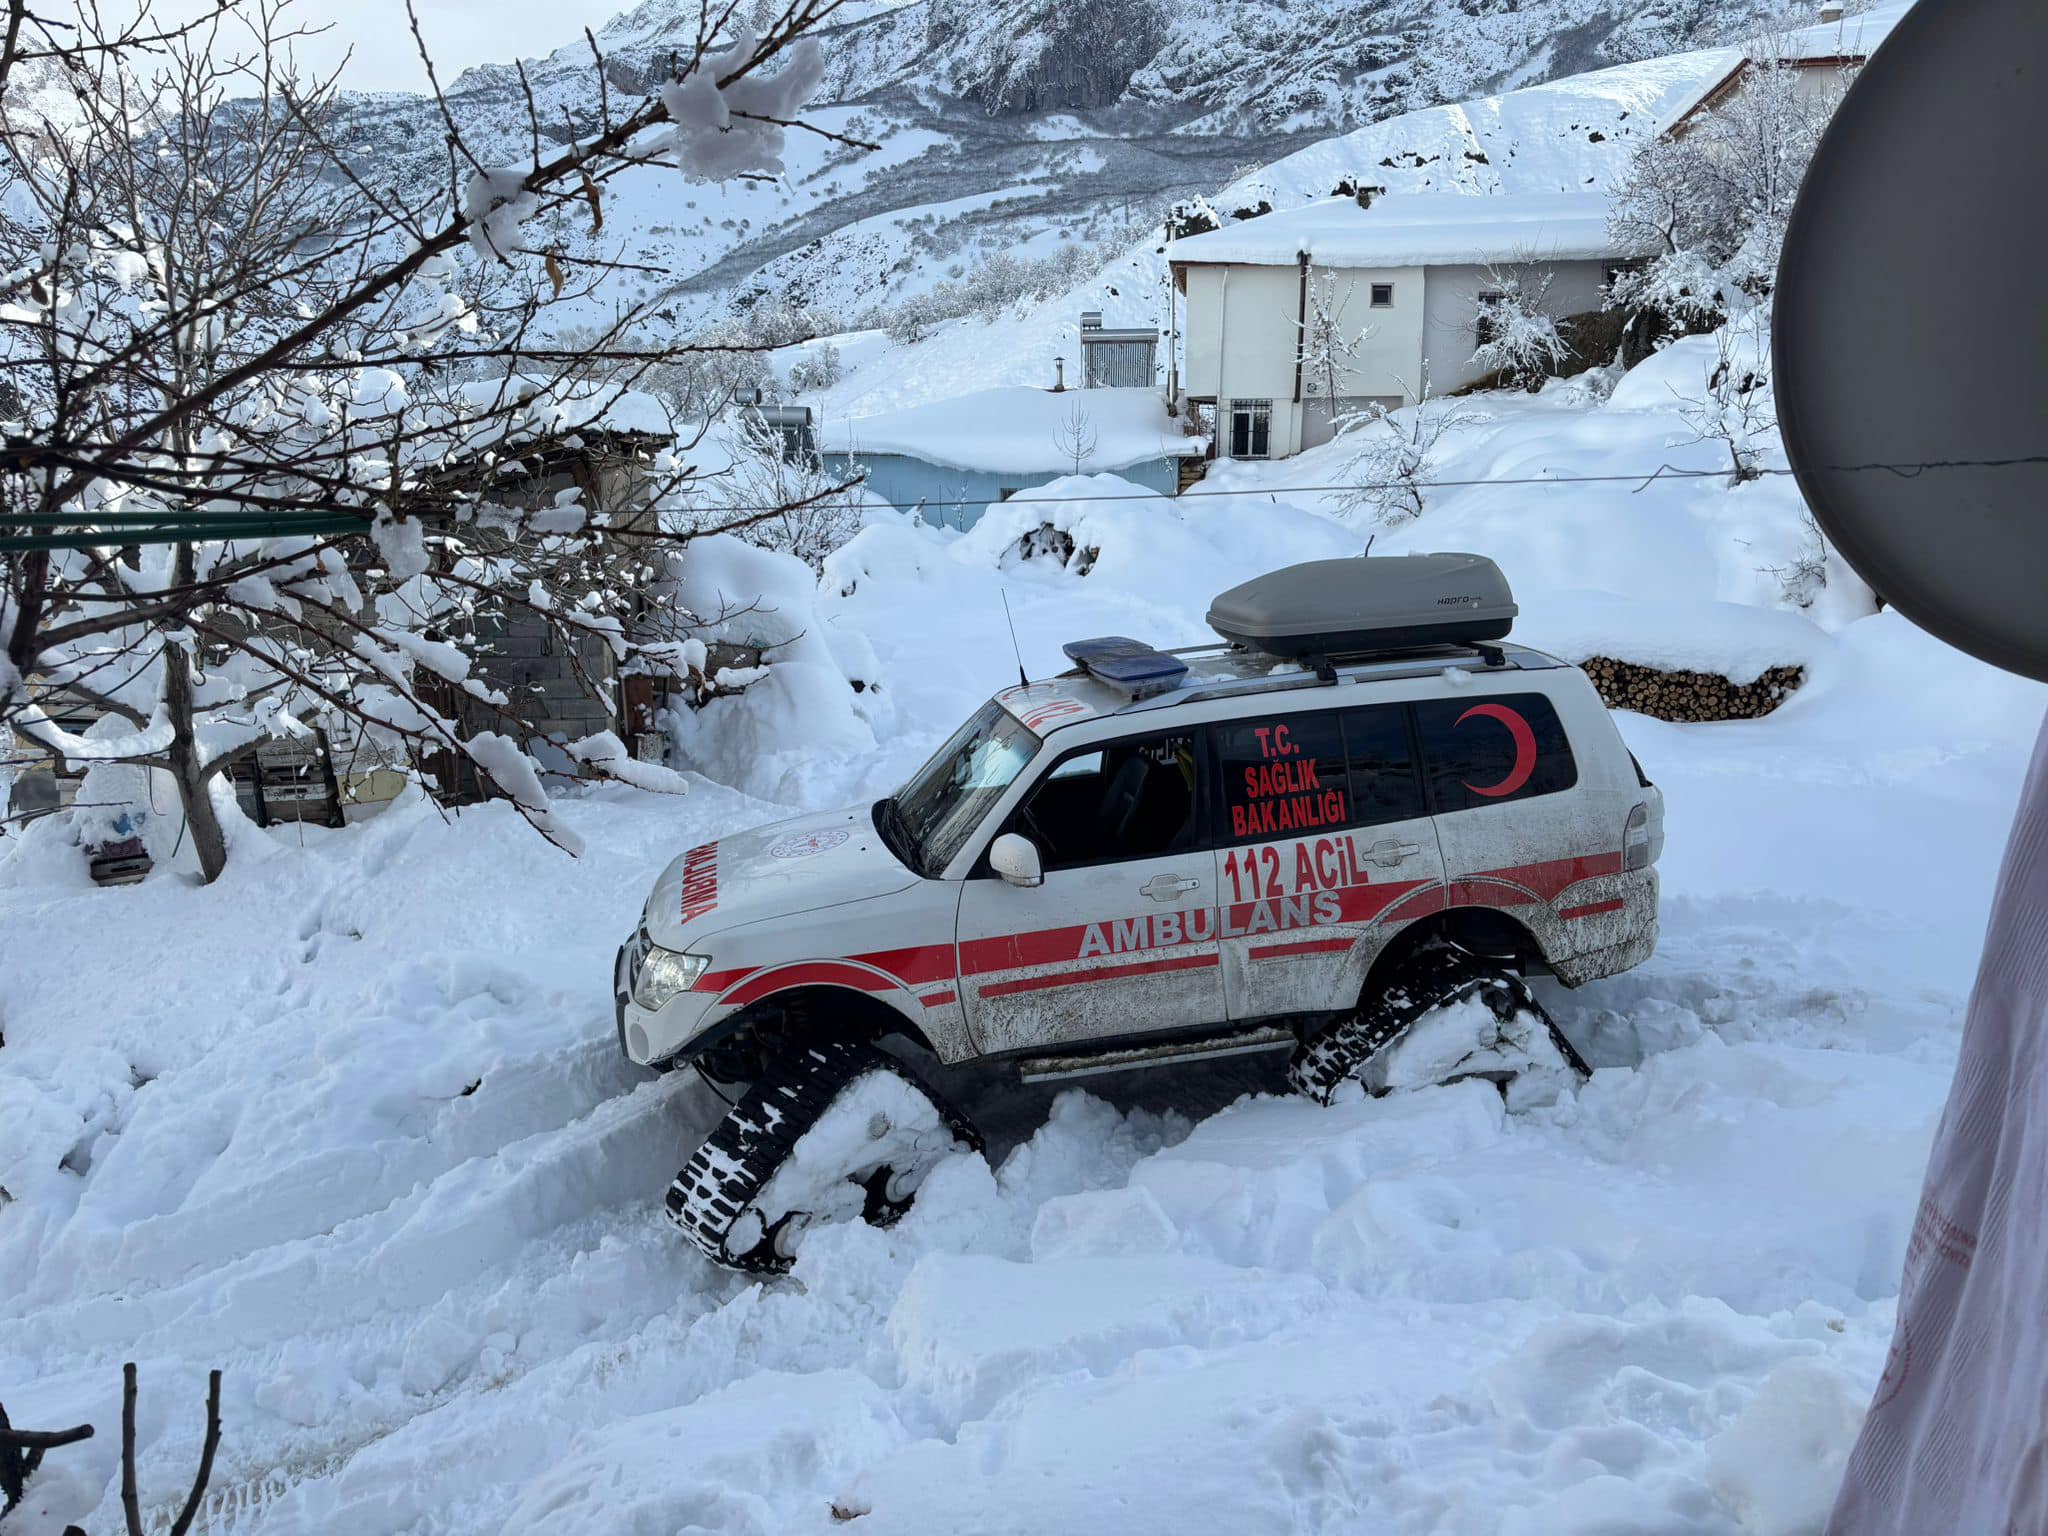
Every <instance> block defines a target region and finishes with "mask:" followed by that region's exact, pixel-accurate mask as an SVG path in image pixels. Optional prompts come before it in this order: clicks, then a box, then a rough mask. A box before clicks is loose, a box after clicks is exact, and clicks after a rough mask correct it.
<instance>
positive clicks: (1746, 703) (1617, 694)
mask: <svg viewBox="0 0 2048 1536" xmlns="http://www.w3.org/2000/svg"><path fill="white" fill-rule="evenodd" d="M1579 665H1580V666H1581V667H1583V668H1584V669H1585V673H1586V675H1587V676H1588V677H1590V678H1591V679H1592V680H1593V686H1594V687H1595V688H1596V689H1598V690H1599V693H1600V697H1601V698H1602V699H1604V700H1606V701H1607V706H1608V708H1610V709H1632V710H1635V711H1636V712H1637V713H1638V714H1644V715H1655V716H1656V717H1657V718H1658V719H1659V720H1686V721H1694V720H1753V719H1755V718H1756V717H1757V716H1758V715H1768V714H1769V713H1770V712H1771V711H1772V710H1774V709H1776V708H1777V707H1778V706H1779V705H1780V704H1782V703H1783V702H1784V701H1785V696H1786V695H1787V694H1789V693H1790V692H1791V691H1792V690H1793V689H1794V688H1797V687H1798V686H1799V685H1800V684H1801V683H1803V682H1805V681H1806V669H1805V668H1804V667H1772V668H1771V669H1770V670H1769V671H1767V672H1765V673H1764V674H1763V676H1761V677H1759V678H1758V679H1757V680H1756V681H1755V682H1753V683H1735V682H1730V681H1729V680H1728V679H1727V678H1725V677H1722V676H1720V675H1719V674H1718V673H1714V672H1663V671H1659V670H1658V669H1657V668H1655V667H1644V666H1638V665H1637V664H1636V663H1634V662H1631V661H1616V660H1614V659H1613V658H1612V657H1609V656H1589V657H1588V658H1587V659H1586V660H1584V661H1583V662H1581V663H1579Z"/></svg>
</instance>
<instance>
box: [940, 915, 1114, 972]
mask: <svg viewBox="0 0 2048 1536" xmlns="http://www.w3.org/2000/svg"><path fill="white" fill-rule="evenodd" d="M1113 921H1114V919H1106V920H1105V921H1104V922H1103V923H1101V924H1098V925H1097V926H1099V927H1106V926H1108V924H1109V923H1110V922H1113ZM1088 927H1089V925H1088V924H1086V923H1075V924H1073V925H1071V926H1069V927H1065V928H1039V929H1036V930H1034V931H1032V932H1029V933H1005V934H1000V935H998V936H996V937H994V938H987V939H965V940H963V941H962V942H961V945H960V974H961V975H963V976H979V975H982V974H983V973H984V972H987V971H1014V970H1020V969H1022V968H1023V967H1024V966H1027V965H1052V964H1054V963H1056V962H1058V961H1061V960H1072V959H1074V958H1075V957H1076V956H1078V955H1079V954H1080V953H1081V940H1082V939H1083V938H1085V937H1086V936H1087V933H1088Z"/></svg>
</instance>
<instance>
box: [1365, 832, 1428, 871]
mask: <svg viewBox="0 0 2048 1536" xmlns="http://www.w3.org/2000/svg"><path fill="white" fill-rule="evenodd" d="M1420 852H1422V849H1421V848H1420V847H1419V846H1418V845H1416V844H1414V843H1402V842H1396V841H1395V840H1394V839H1393V838H1391V837H1383V838H1381V839H1380V840H1379V841H1378V842H1376V843H1374V844H1373V845H1372V846H1371V847H1370V848H1368V849H1366V850H1365V856H1366V857H1367V858H1369V859H1371V860H1372V861H1373V863H1375V864H1377V865H1379V867H1380V868H1381V869H1392V868H1393V867H1394V866H1395V865H1396V864H1399V863H1400V862H1401V861H1402V860H1403V859H1409V858H1413V857H1414V856H1415V855H1416V854H1418V853H1420Z"/></svg>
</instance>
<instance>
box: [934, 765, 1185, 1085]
mask: <svg viewBox="0 0 2048 1536" xmlns="http://www.w3.org/2000/svg"><path fill="white" fill-rule="evenodd" d="M1203 777H1204V771H1203V769H1202V766H1201V753H1200V751H1199V742H1198V740H1197V738H1196V735H1195V732H1194V731H1192V730H1184V731H1177V732H1167V733H1163V734H1159V735H1153V736H1146V737H1134V738H1131V739H1128V740H1124V741H1115V742H1105V743H1096V744H1094V745H1090V746H1086V747H1079V748H1076V749H1074V750H1073V751H1071V752H1068V753H1066V754H1065V755H1063V756H1062V757H1061V758H1060V759H1059V760H1058V761H1057V762H1055V763H1054V765H1053V767H1052V768H1051V769H1050V770H1049V771H1048V772H1047V773H1046V774H1045V775H1044V776H1043V777H1041V778H1040V779H1039V780H1038V782H1037V783H1036V784H1034V785H1033V786H1032V787H1031V789H1030V791H1029V792H1027V794H1026V795H1025V797H1024V800H1023V801H1022V803H1021V804H1020V805H1019V807H1018V808H1017V810H1016V811H1015V812H1013V813H1012V814H1011V816H1010V817H1009V818H1008V819H1007V820H1006V821H1005V823H1004V825H1003V826H1002V827H1001V828H1000V829H998V831H999V832H1015V833H1017V834H1018V835H1020V836H1022V837H1025V838H1028V839H1029V840H1030V841H1031V843H1032V844H1033V846H1034V847H1036V848H1037V850H1038V854H1039V859H1040V862H1041V864H1042V865H1043V867H1044V874H1045V877H1044V880H1043V882H1042V883H1041V884H1039V885H1036V886H1031V887H1020V886H1014V885H1011V884H1009V883H1008V882H1007V881H1005V880H1003V879H1001V878H1000V877H998V876H997V875H995V874H994V873H992V872H991V871H990V870H989V869H988V866H987V861H986V855H984V858H983V861H982V863H981V864H980V866H979V867H978V868H977V869H976V871H975V873H974V875H973V876H971V877H970V878H969V879H968V880H967V882H966V889H965V891H964V892H963V893H962V895H961V901H960V919H959V943H960V992H961V1000H962V1001H963V1003H964V1004H965V1005H966V1008H967V1024H968V1029H969V1030H970V1031H971V1032H972V1034H973V1036H974V1039H975V1043H976V1044H977V1046H979V1048H980V1049H981V1050H983V1051H985V1052H997V1051H1017V1050H1029V1049H1037V1048H1046V1047H1060V1046H1067V1045H1073V1044H1080V1043H1085V1042H1087V1041H1091V1040H1103V1039H1109V1038H1113V1037H1116V1036H1121V1035H1142V1034H1149V1033H1152V1032H1155V1031H1160V1030H1171V1029H1191V1028H1196V1027H1199V1026H1201V1025H1205V1024H1215V1023H1220V1022H1222V1020H1223V1018H1224V1003H1223V971H1222V966H1221V963H1220V957H1219V951H1218V943H1217V938H1218V934H1217V910H1216V855H1215V853H1214V851H1213V850H1212V849H1211V848H1210V847H1209V845H1208V840H1207V838H1206V837H1205V835H1204V828H1203V810H1202V808H1203V806H1204V805H1205V804H1206V800H1205V798H1204V790H1205V786H1204V783H1203ZM991 840H993V838H992V839H991Z"/></svg>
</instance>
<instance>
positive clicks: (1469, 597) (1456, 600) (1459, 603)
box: [1436, 592, 1479, 608]
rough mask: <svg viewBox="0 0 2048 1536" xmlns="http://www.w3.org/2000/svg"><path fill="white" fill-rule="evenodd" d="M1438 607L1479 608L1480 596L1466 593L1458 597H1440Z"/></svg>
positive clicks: (1437, 601)
mask: <svg viewBox="0 0 2048 1536" xmlns="http://www.w3.org/2000/svg"><path fill="white" fill-rule="evenodd" d="M1436 605H1437V607H1439V608H1460V607H1469V608H1477V607H1478V606H1479V594H1478V593H1476V592H1466V593H1463V594H1461V595H1459V596H1456V597H1440V598H1438V599H1437V600H1436Z"/></svg>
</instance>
